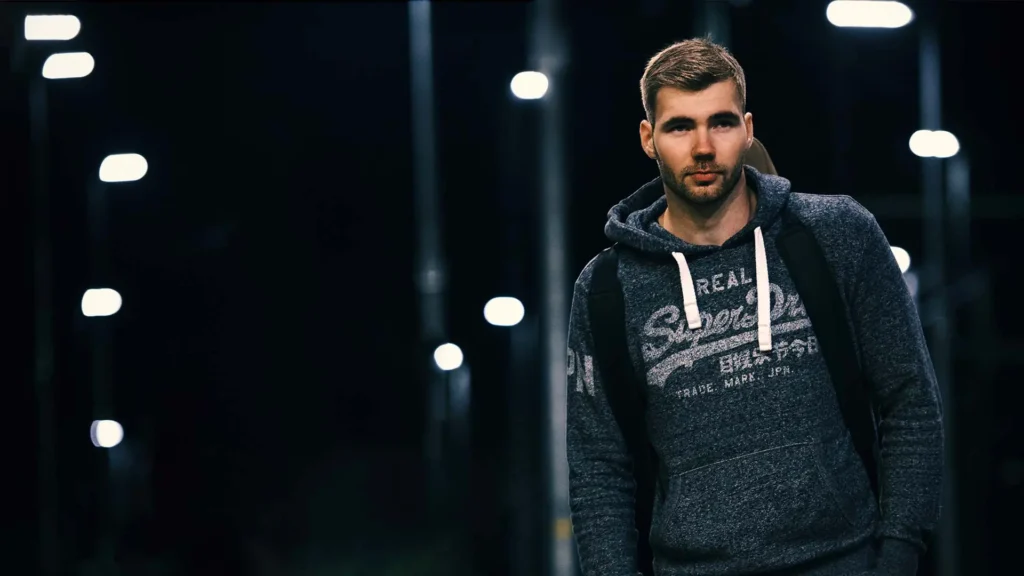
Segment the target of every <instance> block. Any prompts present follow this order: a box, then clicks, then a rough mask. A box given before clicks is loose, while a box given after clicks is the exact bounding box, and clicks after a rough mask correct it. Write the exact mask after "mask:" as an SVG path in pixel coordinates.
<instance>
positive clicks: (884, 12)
mask: <svg viewBox="0 0 1024 576" xmlns="http://www.w3.org/2000/svg"><path fill="white" fill-rule="evenodd" d="M825 17H826V18H828V21H829V22H831V23H832V24H833V25H834V26H839V27H841V28H902V27H903V26H906V25H907V24H910V22H911V21H912V20H913V19H914V12H913V10H911V9H910V8H909V7H907V5H906V4H904V3H902V2H887V1H879V0H835V1H834V2H830V3H829V5H828V8H826V9H825Z"/></svg>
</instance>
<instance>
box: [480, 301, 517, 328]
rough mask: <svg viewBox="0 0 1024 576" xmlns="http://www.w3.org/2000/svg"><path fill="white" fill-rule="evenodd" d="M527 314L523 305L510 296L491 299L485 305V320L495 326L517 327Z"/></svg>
mask: <svg viewBox="0 0 1024 576" xmlns="http://www.w3.org/2000/svg"><path fill="white" fill-rule="evenodd" d="M525 314H526V310H525V309H524V308H523V303H522V302H520V301H519V300H518V299H516V298H511V297H509V296H499V297H497V298H491V299H490V300H489V301H488V302H487V304H485V305H484V319H485V320H487V322H489V323H491V324H493V325H495V326H515V325H516V324H519V323H520V322H521V321H522V320H523V315H525Z"/></svg>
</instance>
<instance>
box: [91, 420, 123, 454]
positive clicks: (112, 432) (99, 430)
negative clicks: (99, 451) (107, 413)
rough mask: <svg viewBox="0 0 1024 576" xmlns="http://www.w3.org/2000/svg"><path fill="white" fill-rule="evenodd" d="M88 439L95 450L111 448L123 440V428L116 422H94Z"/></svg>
mask: <svg viewBox="0 0 1024 576" xmlns="http://www.w3.org/2000/svg"><path fill="white" fill-rule="evenodd" d="M89 437H90V439H91V440H92V445H93V446H95V447H97V448H113V447H114V446H117V445H118V444H120V443H121V440H124V428H123V427H121V424H120V423H119V422H118V421H117V420H94V421H93V423H92V426H91V427H90V428H89Z"/></svg>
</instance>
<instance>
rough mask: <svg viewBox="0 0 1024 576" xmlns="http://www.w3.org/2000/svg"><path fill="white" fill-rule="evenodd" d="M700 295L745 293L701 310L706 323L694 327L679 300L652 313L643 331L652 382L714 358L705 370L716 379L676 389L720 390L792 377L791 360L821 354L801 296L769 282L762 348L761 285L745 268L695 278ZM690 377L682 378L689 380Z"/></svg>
mask: <svg viewBox="0 0 1024 576" xmlns="http://www.w3.org/2000/svg"><path fill="white" fill-rule="evenodd" d="M694 286H695V291H696V293H697V297H698V298H699V297H700V296H701V295H708V294H710V293H711V292H726V291H732V290H737V291H740V293H741V294H743V297H742V299H741V300H740V301H739V303H738V304H737V299H736V298H735V297H732V298H728V299H727V302H725V304H730V305H727V306H725V307H722V308H719V309H706V310H705V309H702V310H701V311H700V318H701V326H700V328H697V329H690V328H689V327H688V326H687V323H686V319H685V316H684V314H683V313H682V311H681V310H680V307H679V305H677V304H668V305H666V306H663V307H661V308H659V309H658V310H656V311H655V312H654V313H653V314H651V315H650V317H648V318H647V321H646V323H645V324H644V328H643V334H642V339H643V340H642V342H643V344H642V351H643V357H644V363H645V365H646V366H647V384H648V385H649V386H657V387H659V388H664V387H665V383H666V382H667V381H668V380H669V378H670V377H672V376H673V375H674V374H676V373H677V371H679V370H684V371H687V372H688V371H690V370H691V369H693V367H694V365H695V364H697V363H698V362H711V363H713V367H711V368H710V369H708V368H703V369H702V370H701V371H700V373H701V374H704V375H706V374H709V373H716V374H717V375H718V376H719V378H718V379H717V380H716V381H713V382H700V383H694V384H692V385H690V384H689V383H687V384H686V385H683V386H681V387H678V389H677V390H674V393H675V394H676V395H677V396H678V397H680V398H690V397H692V396H697V395H703V394H709V393H715V392H719V391H723V390H729V389H732V388H736V387H740V386H743V385H746V384H751V383H754V382H760V381H764V380H768V379H771V378H776V377H779V376H788V375H789V374H790V372H791V370H792V363H793V362H794V361H798V360H801V359H802V358H803V357H804V356H807V355H812V354H817V353H818V341H817V338H815V336H814V333H813V331H811V330H810V328H811V322H810V320H809V319H808V318H807V312H806V310H804V306H803V302H802V301H801V300H800V296H799V295H798V294H796V293H795V291H794V292H791V293H785V292H783V290H782V288H781V287H780V286H779V285H778V284H775V283H770V284H769V293H770V294H771V297H770V314H771V316H770V318H771V332H772V346H771V350H767V351H762V350H760V349H759V347H758V340H757V289H756V287H755V286H754V279H753V276H752V275H751V274H750V273H749V272H748V271H747V270H746V269H744V268H740V269H738V270H729V271H728V272H723V273H718V274H714V275H713V276H711V277H710V278H697V279H695V280H694ZM686 380H687V378H685V376H684V377H683V378H680V379H679V381H680V382H686Z"/></svg>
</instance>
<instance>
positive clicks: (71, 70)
mask: <svg viewBox="0 0 1024 576" xmlns="http://www.w3.org/2000/svg"><path fill="white" fill-rule="evenodd" d="M94 68H96V61H95V60H93V58H92V54H89V53H88V52H59V53H57V54H51V55H50V57H49V58H47V59H46V62H44V63H43V78H46V79H47V80H64V79H67V78H84V77H86V76H88V75H89V74H92V71H93V69H94Z"/></svg>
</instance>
